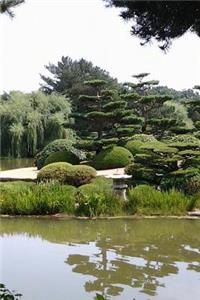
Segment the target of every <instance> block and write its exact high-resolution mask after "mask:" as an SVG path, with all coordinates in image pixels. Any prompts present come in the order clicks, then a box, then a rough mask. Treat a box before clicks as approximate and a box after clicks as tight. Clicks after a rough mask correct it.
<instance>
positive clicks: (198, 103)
mask: <svg viewBox="0 0 200 300" xmlns="http://www.w3.org/2000/svg"><path fill="white" fill-rule="evenodd" d="M194 90H196V91H200V85H196V86H194ZM185 105H186V107H187V108H188V111H189V116H190V117H191V119H192V120H193V123H194V127H195V131H196V132H197V131H198V136H199V137H200V96H199V94H196V95H195V96H194V97H192V98H191V99H188V100H186V101H185Z"/></svg>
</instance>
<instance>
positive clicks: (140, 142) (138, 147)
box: [125, 134, 157, 155]
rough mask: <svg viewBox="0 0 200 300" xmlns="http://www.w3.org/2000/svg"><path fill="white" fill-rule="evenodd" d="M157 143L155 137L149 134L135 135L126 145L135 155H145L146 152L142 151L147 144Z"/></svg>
mask: <svg viewBox="0 0 200 300" xmlns="http://www.w3.org/2000/svg"><path fill="white" fill-rule="evenodd" d="M154 142H157V140H156V138H155V137H154V136H153V135H148V134H135V135H134V136H133V137H132V138H131V140H130V141H128V142H127V143H126V145H125V148H126V149H128V150H129V151H130V152H131V153H132V154H133V155H135V154H138V153H145V150H144V149H142V146H144V145H146V144H147V143H154Z"/></svg>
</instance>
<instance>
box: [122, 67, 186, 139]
mask: <svg viewBox="0 0 200 300" xmlns="http://www.w3.org/2000/svg"><path fill="white" fill-rule="evenodd" d="M148 75H149V74H148V73H142V74H138V75H134V76H133V77H134V78H137V79H138V83H130V82H127V83H125V84H124V87H125V90H124V91H125V92H124V93H123V94H122V96H121V97H122V99H124V100H126V101H127V103H128V108H129V109H131V110H132V111H133V112H134V113H135V115H136V116H137V117H140V118H141V120H142V126H141V128H139V131H138V132H139V133H145V134H154V135H155V136H156V137H158V138H161V137H163V136H164V135H166V134H168V132H169V131H170V130H171V129H172V128H176V127H177V126H181V125H184V124H182V123H181V122H180V120H178V119H177V118H176V115H175V114H173V113H172V114H170V117H169V114H168V113H167V112H166V107H165V104H166V103H167V101H170V100H172V98H171V96H169V95H165V94H164V95H160V94H156V95H153V94H151V93H150V92H151V90H152V89H153V88H154V87H155V86H157V85H158V83H159V82H158V81H156V80H151V81H146V80H143V79H144V78H145V77H146V76H148ZM173 109H174V108H173V107H171V110H173ZM168 110H169V107H168Z"/></svg>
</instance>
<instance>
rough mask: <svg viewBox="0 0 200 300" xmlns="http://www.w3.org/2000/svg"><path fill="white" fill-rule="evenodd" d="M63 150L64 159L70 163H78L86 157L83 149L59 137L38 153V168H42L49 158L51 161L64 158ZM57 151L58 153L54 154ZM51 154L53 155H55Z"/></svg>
mask: <svg viewBox="0 0 200 300" xmlns="http://www.w3.org/2000/svg"><path fill="white" fill-rule="evenodd" d="M63 151H64V158H65V160H64V161H66V162H68V163H71V164H78V163H79V161H80V160H82V159H84V154H83V152H82V151H80V150H78V149H76V148H74V147H73V146H72V144H71V143H70V142H68V141H67V140H65V139H58V140H55V141H53V142H51V143H49V144H48V145H47V146H46V147H44V149H43V150H42V151H41V152H39V153H38V154H37V156H36V161H35V163H36V166H37V168H38V169H41V168H42V167H43V166H44V165H45V164H48V163H49V162H48V159H49V161H51V162H53V160H54V161H58V159H59V158H61V159H63ZM55 152H56V154H55V155H53V153H55ZM61 152H62V155H61ZM51 155H53V157H52V156H51ZM60 155H61V157H60ZM49 156H50V157H49Z"/></svg>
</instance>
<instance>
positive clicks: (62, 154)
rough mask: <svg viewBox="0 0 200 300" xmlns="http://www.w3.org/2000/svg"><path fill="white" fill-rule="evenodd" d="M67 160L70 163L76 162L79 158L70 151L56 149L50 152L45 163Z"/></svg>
mask: <svg viewBox="0 0 200 300" xmlns="http://www.w3.org/2000/svg"><path fill="white" fill-rule="evenodd" d="M61 161H62V162H68V163H71V164H77V163H78V162H79V159H78V158H77V156H76V155H74V154H73V153H72V152H70V151H66V150H65V151H57V152H53V153H51V154H50V155H49V156H48V157H47V159H46V160H45V163H44V164H45V165H48V164H51V163H54V162H61Z"/></svg>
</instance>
